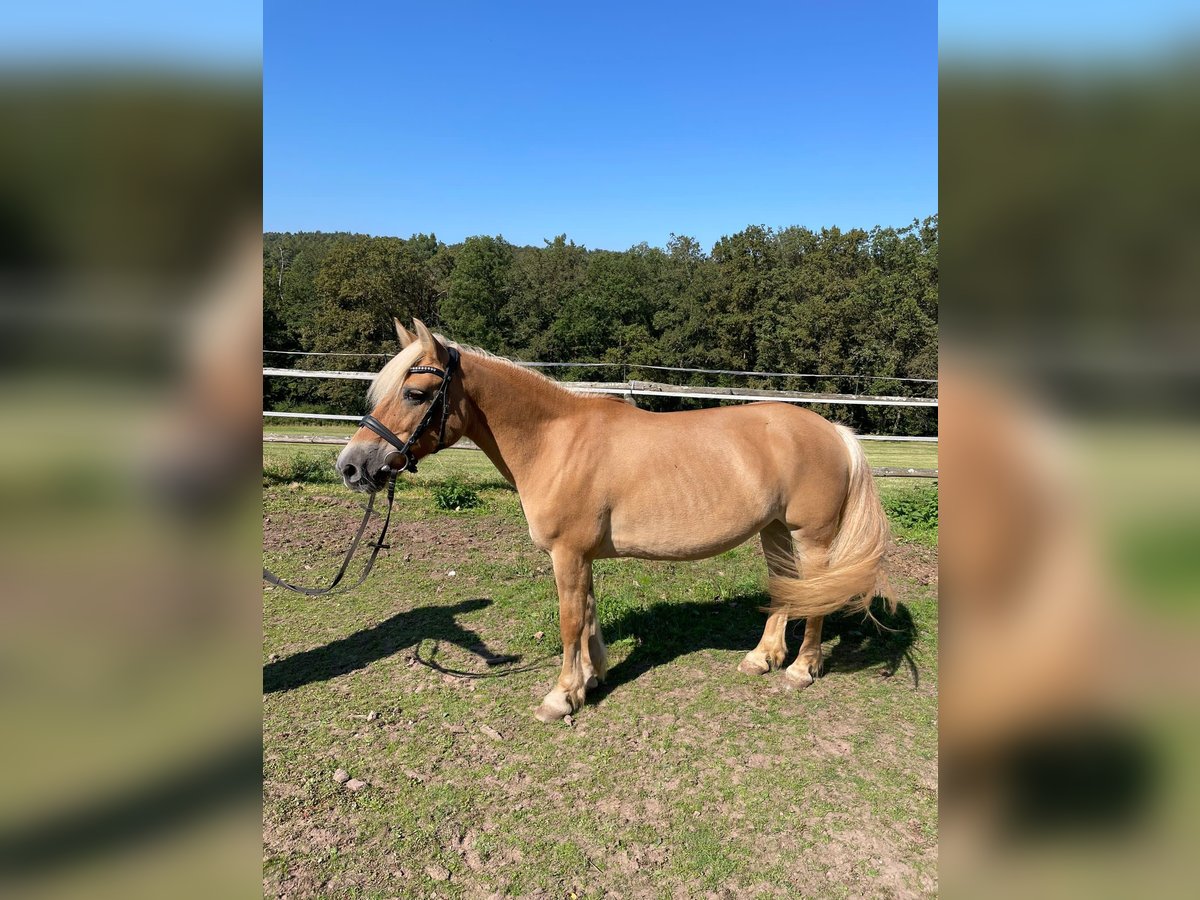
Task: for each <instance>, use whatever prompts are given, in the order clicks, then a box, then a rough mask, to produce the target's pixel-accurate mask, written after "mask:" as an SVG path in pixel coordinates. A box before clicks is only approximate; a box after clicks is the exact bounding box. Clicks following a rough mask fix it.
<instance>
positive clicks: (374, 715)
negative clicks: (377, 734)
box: [367, 710, 379, 722]
mask: <svg viewBox="0 0 1200 900" xmlns="http://www.w3.org/2000/svg"><path fill="white" fill-rule="evenodd" d="M378 718H379V713H377V712H375V710H371V711H370V712H369V713H367V721H368V722H374V721H375V720H376V719H378Z"/></svg>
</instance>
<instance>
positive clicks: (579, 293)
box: [263, 216, 938, 435]
mask: <svg viewBox="0 0 1200 900" xmlns="http://www.w3.org/2000/svg"><path fill="white" fill-rule="evenodd" d="M393 316H397V317H399V318H400V319H402V320H404V321H406V322H407V321H409V320H410V319H412V318H413V317H416V318H420V319H422V320H424V321H425V322H426V323H427V324H428V325H430V326H431V327H433V328H435V330H438V331H441V332H442V333H444V334H446V335H447V336H448V337H450V338H453V339H454V340H456V341H459V342H461V343H463V344H468V345H475V346H479V347H483V348H485V349H487V350H490V351H492V352H493V353H498V354H500V355H503V356H507V357H509V358H512V359H515V360H520V361H537V362H548V363H549V362H552V363H574V364H578V365H572V366H567V367H560V368H554V369H548V370H543V371H546V372H547V374H550V375H551V376H552V377H555V378H560V379H563V380H590V381H624V380H627V379H639V380H646V381H660V382H670V383H675V384H696V385H702V384H703V385H733V386H742V387H756V388H774V389H781V390H815V391H830V392H836V393H856V394H876V395H879V394H882V395H889V396H894V395H904V396H921V397H929V396H936V388H937V385H936V383H932V381H930V380H933V379H936V378H937V371H938V223H937V217H936V216H931V217H929V218H926V219H924V220H921V221H914V222H913V223H912V224H911V225H909V226H907V227H904V228H882V227H876V228H873V229H870V230H865V229H850V230H846V231H842V230H840V229H837V228H826V229H821V230H820V231H814V230H811V229H808V228H802V227H788V228H780V229H773V228H768V227H765V226H761V225H752V226H749V227H747V228H745V229H744V230H742V231H740V232H738V233H736V234H733V235H732V236H726V237H723V238H721V239H720V240H719V241H717V242H716V244H715V245H714V246H713V247H712V249H711V251H706V250H705V249H704V247H702V246H701V245H700V243H699V242H698V241H696V240H695V239H694V238H690V237H686V236H679V235H672V236H671V239H670V240H669V241H668V243H667V246H666V247H665V248H660V247H652V246H650V245H648V244H645V243H642V244H638V245H636V246H634V247H632V248H630V249H628V250H624V251H611V250H591V249H588V248H586V247H583V246H580V245H578V244H576V243H575V242H574V241H572V240H570V239H569V238H568V237H567V236H566V235H559V236H557V237H555V238H554V239H553V240H546V241H544V243H543V246H540V247H533V246H515V245H513V244H511V243H509V242H508V241H506V240H505V239H504V238H503V237H500V236H494V237H493V236H476V237H470V238H467V239H466V240H465V241H463V242H462V243H459V244H445V243H443V242H441V241H439V240H438V239H437V237H436V236H434V235H432V234H430V235H426V234H415V235H413V236H411V237H409V238H397V237H369V236H366V235H358V234H350V233H323V232H301V233H274V232H272V233H267V234H265V235H264V236H263V341H264V350H265V351H267V353H266V354H265V355H264V365H269V366H276V367H285V368H296V369H304V368H307V369H342V370H362V371H371V370H374V369H377V368H379V366H380V365H381V364H382V362H383V360H382V359H380V358H379V357H378V356H377V354H380V353H389V354H390V353H394V352H396V350H397V349H398V345H397V343H396V338H395V334H394V331H393V329H392V317H393ZM296 351H303V352H306V353H330V354H346V355H344V356H304V355H300V354H299V353H296ZM360 354H361V355H360ZM368 354H375V355H368ZM588 363H591V364H593V365H590V366H589V365H587V364H588ZM601 363H604V364H620V365H615V366H614V365H609V366H600V365H596V364H601ZM646 366H672V367H681V368H695V369H709V370H723V371H722V373H721V374H714V373H711V372H703V373H702V372H694V373H688V372H664V371H660V370H656V369H648V368H644V367H646ZM755 372H757V373H796V376H795V377H786V378H783V377H766V376H764V375H742V374H730V373H755ZM799 376H803V377H799ZM906 379H914V380H906ZM919 379H926V380H927V381H921V380H919ZM364 387H365V386H364V383H363V382H361V381H328V380H316V379H304V378H287V377H280V376H272V377H264V382H263V393H264V397H263V402H264V404H265V405H264V407H263V408H264V409H267V410H280V411H302V412H313V411H321V412H340V413H348V414H359V413H362V412H365V411H366V410H365V409H364V403H365V399H364V397H365V390H364ZM701 402H707V403H711V402H713V401H692V400H671V399H668V398H664V399H658V398H655V399H653V400H650V401H649V402H646V403H642V398H639V404H640V405H644V406H646V407H647V408H651V409H679V408H687V407H690V406H694V405H696V404H698V403H701ZM812 408H813V409H815V410H816V411H817V412H819V413H821V414H822V415H827V416H829V417H830V418H833V419H835V420H837V421H840V422H844V423H846V424H849V425H852V426H854V427H856V428H858V429H859V430H860V431H862V432H863V433H872V434H902V435H934V434H936V433H937V414H936V411H935V410H930V409H913V408H907V407H894V406H887V407H880V406H857V405H836V406H814V407H812Z"/></svg>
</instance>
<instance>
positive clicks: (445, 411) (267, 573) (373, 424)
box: [262, 347, 459, 597]
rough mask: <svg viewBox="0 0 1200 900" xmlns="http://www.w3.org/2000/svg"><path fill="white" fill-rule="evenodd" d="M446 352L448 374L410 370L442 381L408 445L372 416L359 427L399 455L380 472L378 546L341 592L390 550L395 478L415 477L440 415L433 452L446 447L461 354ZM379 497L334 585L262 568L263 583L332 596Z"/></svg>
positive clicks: (372, 502) (449, 349)
mask: <svg viewBox="0 0 1200 900" xmlns="http://www.w3.org/2000/svg"><path fill="white" fill-rule="evenodd" d="M446 350H447V352H448V354H449V360H448V362H447V363H446V369H445V371H443V370H442V369H439V368H437V367H436V366H413V367H412V368H411V369H409V370H408V372H409V374H410V375H437V376H439V377H440V378H441V379H442V383H441V384H440V385H439V386H438V389H437V393H436V394H435V395H434V397H433V400H432V401H431V402H430V404H429V409H427V410H426V411H425V416H424V418H422V419H421V421H420V422H419V423H418V424H417V427H416V428H414V429H413V433H412V434H411V435H409V438H408V440H407V441H402V440H400V438H399V437H397V436H396V435H395V434H394V433H393V432H392V430H391V429H390V428H388V427H387V426H386V425H384V424H383V423H382V422H380V421H379V420H378V419H376V418H375V417H374V416H372V415H370V414H369V413H368V414H367V415H365V416H363V417H362V418H361V419H360V420H359V422H358V424H359V426H360V427H362V428H369V429H370V430H371V431H373V432H375V433H376V434H377V435H379V436H380V437H381V438H383V439H384V440H385V441H387V442H388V443H389V444H391V445H392V446H393V447H395V448H396V452H395V453H391V454H389V455H388V463H387V465H386V466H384V467H383V469H382V470H380V474H383V475H385V476H386V477H387V515H386V516H385V517H384V519H383V528H381V529H380V530H379V537H377V538H376V539H375V542H374V543H373V544H371V555H370V556H369V557H368V558H367V563H366V565H365V566H363V570H362V573H361V574H360V575H359V577H358V580H357V581H356V582H354V584H352V585H349V586H348V587H344V588H342V591H352V590H354V589H355V588H356V587H358V586H359V585H360V584H362V583H363V582H364V581H366V580H367V576H368V575H370V574H371V569H373V568H374V567H375V559H376V557H378V556H379V551H380V550H383V549H386V548H387V546H388V545H387V544H385V543H384V542H383V539H384V538H385V537H386V536H387V532H388V526H389V525H390V524H391V522H392V506H393V505H394V504H395V501H396V476H397V475H399V474H400V473H401V472H414V473H415V472H416V471H417V460H416V457H415V456H414V455H413V450H412V448H413V444H415V443H416V442H417V441H418V440H420V439H421V436H422V435H424V434H425V432H426V431H427V430H428V429H429V426H430V425H431V424H432V423H433V417H434V415H435V414H436V413H438V412H440V413H441V422H440V424H439V426H438V442H437V447H435V448H434V449H433V450H432V451H431V452H433V453H437V452H438V451H439V450H442V449H444V448H445V446H446V420H447V419H448V418H449V416H450V401H449V396H450V384H451V382H452V381H453V380H454V373H455V372H456V371H457V369H458V364H459V354H458V350H457V349H456V348H454V347H447V348H446ZM397 456H399V459H398V460H396V457H397ZM377 496H378V493H373V494H371V499H370V500H368V501H367V508H366V512H364V513H363V520H362V523H361V524H360V525H359V526H358V531H357V532H355V534H354V540H352V541H351V542H350V547H349V548H348V549H347V550H346V555H345V557H344V558H343V559H342V565H341V567H340V568H339V569H338V571H337V574H336V575H335V576H334V577H333V581H331V582H330V583H329V584H328V585H326V586H325V587H322V588H311V587H304V586H303V585H298V584H291V583H289V582H287V581H284V580H283V579H282V578H280V577H279V576H278V575H276V574H275V573H274V572H272V571H271V570H270V569H268V568H267V567H266V566H264V567H263V575H262V577H263V580H264V581H269V582H270V583H271V584H275V585H278V586H279V587H281V588H286V589H287V590H289V591H295V592H296V593H297V594H305V595H306V596H309V597H317V596H320V595H321V594H329V593H332V592H333V591H334V590H335V589H336V588H337V586H338V585H339V584H340V583H341V581H342V579H343V578H344V577H345V576H346V571H347V570H348V569H349V568H350V560H351V559H353V558H354V553H355V551H356V550H358V545H359V543H360V542H361V541H362V538H363V534H365V533H366V530H367V522H369V521H370V519H371V513H372V512H373V511H374V509H375V498H376V497H377Z"/></svg>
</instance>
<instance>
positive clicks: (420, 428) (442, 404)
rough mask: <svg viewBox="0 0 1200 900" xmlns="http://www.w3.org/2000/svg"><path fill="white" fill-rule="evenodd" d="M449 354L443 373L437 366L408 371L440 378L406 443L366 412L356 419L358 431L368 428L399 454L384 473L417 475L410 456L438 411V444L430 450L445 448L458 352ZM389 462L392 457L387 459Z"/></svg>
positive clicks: (435, 451)
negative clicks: (423, 413) (430, 399)
mask: <svg viewBox="0 0 1200 900" xmlns="http://www.w3.org/2000/svg"><path fill="white" fill-rule="evenodd" d="M446 351H447V352H448V353H449V355H450V358H449V362H447V363H446V370H445V371H444V372H443V371H442V370H441V369H439V368H437V367H436V366H413V367H412V368H411V369H409V370H408V374H410V375H437V376H438V377H440V378H441V379H442V383H441V385H440V386H439V387H438V389H437V393H436V394H434V397H433V400H432V401H431V402H430V404H429V409H427V410H426V411H425V417H424V418H423V419H421V421H420V422H419V423H418V424H417V427H416V428H414V429H413V433H412V434H411V435H409V438H408V440H407V441H402V440H400V438H398V437H397V436H396V435H395V434H394V433H393V432H392V430H391V429H390V428H388V427H387V426H386V425H384V424H383V423H382V422H380V421H379V420H378V419H377V418H375V417H374V416H372V415H370V414H369V413H368V414H367V415H365V416H363V417H362V419H360V420H359V423H358V424H359V426H360V427H361V428H369V429H370V430H371V431H373V432H375V433H376V434H377V435H379V436H380V437H381V438H383V439H384V440H385V441H387V442H388V443H389V444H391V445H392V446H393V447H395V448H396V452H397V453H399V454H400V462H399V463H396V464H392V463H388V466H387V470H386V471H387V472H388V473H389V474H398V473H400V472H416V471H417V461H416V459H415V458H414V457H413V454H412V446H413V444H415V443H416V442H417V441H418V440H420V439H421V435H423V434H424V433H425V432H426V430H428V428H429V425H430V423H432V422H433V417H434V414H435V413H437V412H438V410H439V409H440V410H441V414H442V418H441V424H440V425H439V426H438V442H437V447H435V448H434V449H433V452H434V453H437V452H438V450H442V449H444V448H445V446H446V419H447V418H449V416H450V403H449V399H448V398H449V394H450V383H451V382H452V381H453V380H454V372H455V370H456V369H457V368H458V350H457V349H455V348H454V347H447V348H446ZM388 458H389V459H391V457H390V456H389V457H388Z"/></svg>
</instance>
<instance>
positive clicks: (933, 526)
mask: <svg viewBox="0 0 1200 900" xmlns="http://www.w3.org/2000/svg"><path fill="white" fill-rule="evenodd" d="M883 508H884V510H885V511H886V512H887V515H888V518H889V519H890V520H891V522H892V526H893V527H894V528H896V529H897V530H898V531H899V532H900V533H901V535H902V536H903V535H907V536H910V537H916V538H918V539H921V538H924V539H929V538H935V537H936V535H937V527H938V489H937V485H936V484H934V485H920V486H917V487H911V488H908V489H907V490H904V491H901V492H899V493H896V494H893V495H891V496H890V497H885V498H884V501H883Z"/></svg>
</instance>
